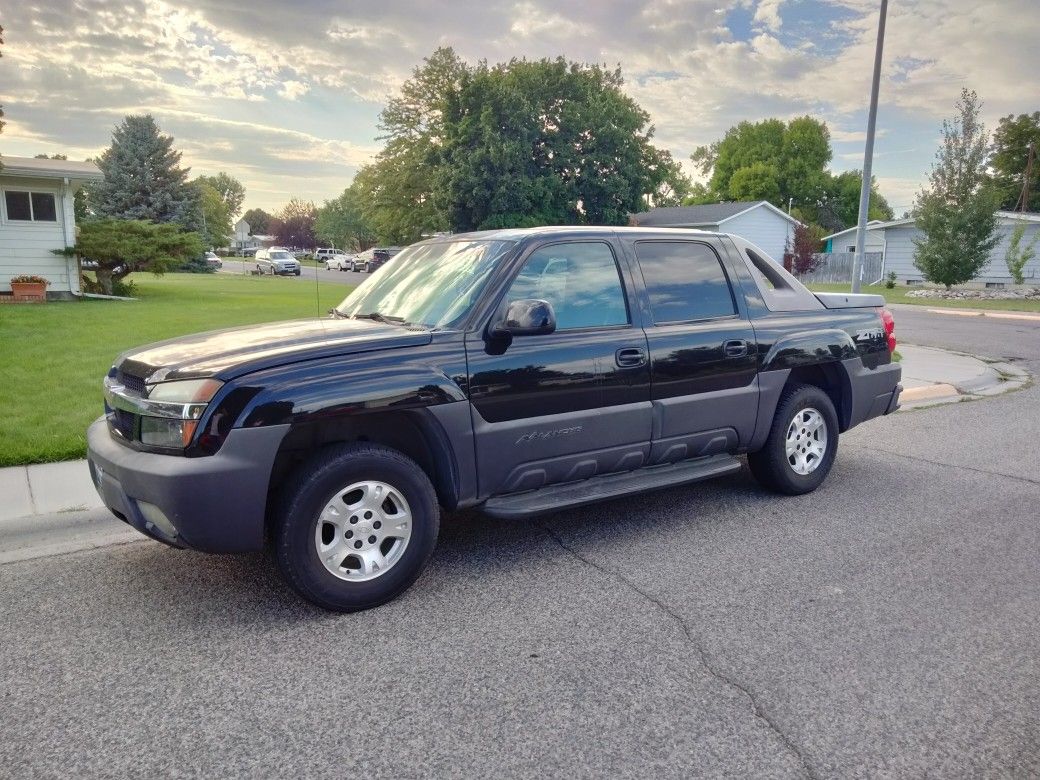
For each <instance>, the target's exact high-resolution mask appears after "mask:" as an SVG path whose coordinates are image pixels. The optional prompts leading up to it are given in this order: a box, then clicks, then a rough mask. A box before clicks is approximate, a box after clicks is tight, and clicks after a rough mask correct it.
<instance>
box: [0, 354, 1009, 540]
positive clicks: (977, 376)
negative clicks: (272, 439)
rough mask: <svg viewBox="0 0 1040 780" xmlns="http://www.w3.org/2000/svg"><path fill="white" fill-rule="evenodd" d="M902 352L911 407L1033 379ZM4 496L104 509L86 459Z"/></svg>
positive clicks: (34, 510) (23, 477)
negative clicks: (91, 479) (91, 478)
mask: <svg viewBox="0 0 1040 780" xmlns="http://www.w3.org/2000/svg"><path fill="white" fill-rule="evenodd" d="M899 353H900V354H901V355H902V357H903V360H902V367H903V396H902V404H903V408H906V409H911V408H914V407H919V406H929V405H933V404H940V403H950V402H954V401H959V400H961V399H963V398H978V397H981V396H987V395H996V394H998V393H1003V392H1007V391H1009V390H1014V389H1017V388H1019V387H1021V386H1023V385H1024V384H1025V383H1026V382H1028V381H1029V374H1028V373H1027V372H1026V371H1023V370H1022V369H1020V368H1017V367H1015V366H1012V365H1010V364H1007V363H1000V362H996V361H989V360H987V359H985V358H977V357H972V356H971V355H962V354H959V353H956V352H949V351H947V350H942V349H933V348H931V347H915V346H913V345H911V344H900V345H899ZM0 496H2V497H3V501H2V503H0V523H2V522H4V521H6V520H14V519H17V518H23V517H30V516H34V515H51V514H57V513H76V512H83V511H89V510H96V509H100V508H101V507H102V504H101V499H100V498H98V495H97V492H96V491H95V490H94V485H93V483H92V482H91V481H90V474H89V473H88V471H87V462H86V461H85V460H72V461H65V462H64V463H43V464H39V465H33V466H14V467H10V468H3V469H0ZM0 531H2V529H0Z"/></svg>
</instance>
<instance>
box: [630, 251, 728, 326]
mask: <svg viewBox="0 0 1040 780" xmlns="http://www.w3.org/2000/svg"><path fill="white" fill-rule="evenodd" d="M636 256H637V257H638V259H639V267H640V269H641V270H642V272H643V280H644V281H645V282H646V289H647V293H648V295H649V296H650V308H651V311H652V313H653V317H654V322H655V323H656V324H658V325H660V324H663V323H668V322H689V321H690V320H704V319H712V318H714V317H729V316H732V315H734V314H736V313H737V307H736V303H735V302H734V300H733V291H732V290H731V289H730V286H729V280H728V279H727V278H726V272H725V271H724V270H723V268H722V263H721V262H720V260H719V257H718V255H716V254H715V252H714V250H713V249H712V248H711V247H709V246H708V245H707V244H701V243H696V242H693V241H640V242H639V243H637V244H636Z"/></svg>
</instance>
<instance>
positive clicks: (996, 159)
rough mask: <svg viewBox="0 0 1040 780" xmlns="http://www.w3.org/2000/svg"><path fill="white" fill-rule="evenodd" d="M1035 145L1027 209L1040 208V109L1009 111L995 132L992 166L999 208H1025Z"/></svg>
mask: <svg viewBox="0 0 1040 780" xmlns="http://www.w3.org/2000/svg"><path fill="white" fill-rule="evenodd" d="M1030 144H1032V148H1033V167H1032V171H1031V172H1030V176H1029V187H1028V190H1029V196H1028V198H1027V202H1026V204H1025V208H1024V210H1025V211H1040V111H1034V112H1033V113H1032V114H1019V115H1018V116H1014V115H1012V114H1009V115H1008V116H1006V117H1004V118H1003V119H1001V120H1000V123H999V124H998V125H997V129H996V130H995V131H994V133H993V146H992V147H991V149H990V158H989V167H990V169H991V170H992V175H993V182H994V184H995V185H996V187H997V189H998V191H999V193H1000V208H1002V209H1007V210H1008V211H1015V210H1022V208H1023V205H1022V203H1021V197H1022V189H1023V186H1022V185H1023V183H1024V182H1025V176H1026V168H1027V167H1028V164H1029V148H1030Z"/></svg>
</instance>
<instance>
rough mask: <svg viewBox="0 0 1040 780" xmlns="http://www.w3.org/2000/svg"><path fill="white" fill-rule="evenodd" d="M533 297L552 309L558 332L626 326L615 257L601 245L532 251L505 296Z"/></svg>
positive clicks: (575, 245) (623, 299)
mask: <svg viewBox="0 0 1040 780" xmlns="http://www.w3.org/2000/svg"><path fill="white" fill-rule="evenodd" d="M529 298H536V299H538V300H542V301H548V302H549V303H551V304H552V307H553V309H554V310H555V311H556V329H557V330H567V329H568V328H594V327H606V326H609V325H627V324H628V307H627V306H626V304H625V290H624V287H623V286H622V284H621V273H620V272H619V271H618V266H617V262H616V261H615V260H614V253H613V252H612V251H611V249H610V247H609V246H607V245H606V244H603V243H600V242H598V241H596V242H588V243H574V244H554V245H552V246H546V247H542V248H541V249H538V250H536V251H535V252H533V253H532V254H531V256H530V257H529V258H527V262H526V263H524V267H523V268H522V269H520V274H519V275H518V276H517V277H516V279H514V280H513V284H512V286H511V287H510V288H509V292H508V293H507V294H506V300H507V301H518V300H523V299H529Z"/></svg>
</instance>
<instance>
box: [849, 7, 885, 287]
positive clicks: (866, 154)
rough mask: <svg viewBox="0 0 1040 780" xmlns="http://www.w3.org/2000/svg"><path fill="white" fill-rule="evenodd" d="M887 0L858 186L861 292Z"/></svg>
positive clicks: (856, 269) (855, 281)
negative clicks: (861, 172) (860, 179)
mask: <svg viewBox="0 0 1040 780" xmlns="http://www.w3.org/2000/svg"><path fill="white" fill-rule="evenodd" d="M887 15H888V0H881V15H880V17H879V18H878V30H877V49H875V51H874V81H873V83H872V84H871V85H870V112H869V113H868V114H867V146H866V149H864V151H863V181H862V182H861V184H860V187H859V222H858V223H857V224H856V255H855V257H854V258H853V260H852V292H854V293H858V292H859V286H860V276H862V274H863V249H864V246H865V245H866V242H867V213H868V212H869V211H870V183H871V176H872V173H871V168H872V167H873V164H874V125H875V123H876V122H877V104H878V90H879V89H880V87H881V52H882V50H883V49H884V47H885V17H886V16H887Z"/></svg>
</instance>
